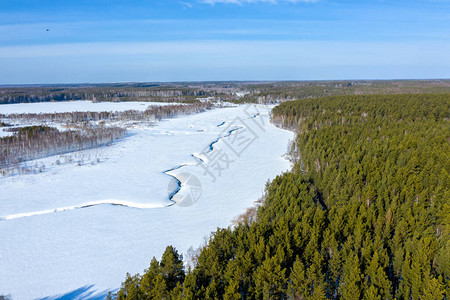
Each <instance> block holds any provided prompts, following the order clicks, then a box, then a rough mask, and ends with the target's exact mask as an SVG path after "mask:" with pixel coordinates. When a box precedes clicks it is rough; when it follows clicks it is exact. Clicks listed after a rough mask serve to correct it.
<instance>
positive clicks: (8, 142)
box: [0, 125, 126, 168]
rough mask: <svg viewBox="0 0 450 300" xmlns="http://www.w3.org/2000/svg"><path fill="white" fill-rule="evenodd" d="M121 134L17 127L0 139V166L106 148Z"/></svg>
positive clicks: (115, 130)
mask: <svg viewBox="0 0 450 300" xmlns="http://www.w3.org/2000/svg"><path fill="white" fill-rule="evenodd" d="M125 133H126V130H125V129H124V128H120V127H103V126H96V127H84V128H81V129H80V130H67V131H59V130H58V129H56V128H54V127H48V126H41V125H39V126H28V127H21V128H19V130H18V131H17V132H16V133H15V134H14V135H12V136H7V137H3V138H0V150H1V151H0V167H2V168H4V167H11V166H14V165H17V164H19V163H21V162H23V161H27V160H33V159H38V158H42V157H47V156H52V155H58V154H63V153H67V152H72V151H79V150H85V149H90V148H94V147H98V146H101V145H106V144H108V143H111V142H113V141H114V140H116V139H118V138H121V137H123V136H124V135H125Z"/></svg>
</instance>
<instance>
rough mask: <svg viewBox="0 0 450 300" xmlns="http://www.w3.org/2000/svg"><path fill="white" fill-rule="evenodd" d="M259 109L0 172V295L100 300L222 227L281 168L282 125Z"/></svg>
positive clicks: (184, 120) (171, 124) (165, 124)
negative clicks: (89, 157) (65, 160)
mask: <svg viewBox="0 0 450 300" xmlns="http://www.w3.org/2000/svg"><path fill="white" fill-rule="evenodd" d="M53 104H55V105H56V104H60V103H53ZM146 104H148V103H146ZM93 105H94V104H93ZM95 105H97V104H95ZM270 109H271V108H270V107H267V106H257V107H255V106H239V107H230V108H222V109H215V110H211V111H207V112H204V113H200V114H197V115H190V116H184V117H180V118H175V119H169V120H164V121H162V122H161V123H158V124H157V126H155V127H152V128H145V127H143V128H136V129H132V130H130V131H129V132H130V133H131V134H130V135H129V136H128V137H126V138H125V139H123V140H121V141H119V142H117V143H115V144H113V145H111V146H109V147H104V148H101V149H95V150H89V151H100V152H101V157H102V159H101V160H100V162H99V163H96V164H94V165H91V164H84V165H82V166H78V165H77V164H61V165H57V164H56V161H57V160H58V159H61V158H60V157H59V156H55V157H49V158H45V159H42V160H39V161H38V162H32V163H38V164H45V165H46V169H45V172H43V173H40V174H30V175H20V176H13V177H6V178H0V237H1V239H0V262H1V267H0V295H1V294H11V296H12V298H13V299H33V298H45V297H48V298H47V299H55V298H57V297H60V296H62V295H65V296H67V298H66V299H73V298H76V297H77V296H79V297H80V298H83V299H84V298H89V297H91V298H103V297H104V296H105V295H106V291H107V290H114V289H116V288H118V287H119V286H120V283H121V282H122V281H123V280H124V278H125V274H126V272H130V273H137V272H140V273H142V271H143V270H144V269H145V268H147V267H148V265H149V263H150V259H151V257H152V256H156V257H157V258H158V259H160V257H161V255H162V253H163V251H164V249H165V247H166V246H167V245H169V244H171V245H173V246H175V247H176V248H177V249H178V250H179V252H180V253H184V254H185V253H186V252H187V250H188V249H189V247H191V246H192V247H194V249H195V248H197V247H198V246H199V245H200V244H202V242H203V240H204V237H205V236H208V235H209V233H210V232H211V231H214V230H215V229H216V228H217V227H226V226H229V225H230V224H231V220H232V219H233V218H234V217H236V216H237V215H239V214H241V213H243V212H244V211H245V209H246V208H247V207H250V206H252V204H253V202H254V201H256V200H257V199H258V198H259V197H260V196H261V195H262V194H263V190H264V185H265V183H266V181H267V180H268V179H269V178H274V177H275V176H276V175H277V174H280V173H281V172H283V171H286V170H287V169H288V168H289V162H288V161H286V160H285V159H284V158H282V155H283V154H284V153H285V152H286V149H287V146H288V141H289V140H290V139H292V138H293V133H291V132H288V131H285V130H281V129H278V128H276V127H275V126H273V125H271V124H269V117H268V114H269V112H270ZM0 112H1V108H0ZM258 112H259V113H260V114H258ZM97 155H98V153H97ZM178 183H181V184H182V185H181V189H180V188H179V186H178ZM169 196H172V200H174V201H176V202H177V204H174V202H173V201H171V200H170V199H169Z"/></svg>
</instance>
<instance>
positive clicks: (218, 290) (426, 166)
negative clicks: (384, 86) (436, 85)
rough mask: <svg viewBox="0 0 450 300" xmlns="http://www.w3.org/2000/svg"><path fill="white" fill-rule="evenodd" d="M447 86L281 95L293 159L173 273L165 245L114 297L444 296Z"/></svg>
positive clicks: (448, 229) (448, 249)
mask: <svg viewBox="0 0 450 300" xmlns="http://www.w3.org/2000/svg"><path fill="white" fill-rule="evenodd" d="M449 118H450V95H449V94H441V95H440V94H438V95H426V94H419V95H410V94H406V95H389V96H387V95H385V96H383V95H372V96H333V97H325V98H318V99H303V100H297V101H291V102H285V103H283V104H281V105H279V106H278V107H276V108H275V109H274V110H273V121H274V122H275V123H276V124H278V125H280V126H283V127H285V128H289V129H292V130H297V131H298V133H299V134H298V137H297V140H296V141H295V145H294V146H293V147H292V149H291V150H292V151H291V152H292V153H291V154H292V155H293V156H294V158H295V161H296V163H295V166H294V167H293V169H292V170H291V172H287V173H285V174H282V175H280V176H278V177H277V178H275V179H274V180H273V181H272V182H271V183H269V184H268V185H267V187H266V196H265V200H264V201H263V203H262V204H261V205H260V206H259V207H258V208H257V214H256V218H252V217H248V218H246V216H241V218H240V219H241V220H242V222H240V223H238V224H237V225H236V226H234V227H233V228H225V229H218V230H217V231H216V232H214V233H213V234H212V235H211V237H210V240H209V242H208V243H207V244H206V245H205V246H203V247H201V248H200V249H199V251H198V255H195V256H194V257H193V258H192V260H193V264H194V268H189V269H188V270H186V271H183V267H182V262H181V261H182V256H181V255H179V253H178V252H177V251H176V250H175V249H174V248H172V247H171V246H169V247H167V249H166V251H165V253H164V255H163V257H162V259H161V261H160V262H158V261H157V260H156V259H155V258H153V260H151V262H150V266H149V268H148V269H147V270H146V271H145V273H144V274H143V275H142V276H141V275H139V274H137V275H133V276H132V275H130V274H127V277H126V279H125V281H124V282H123V284H122V287H121V289H120V290H119V291H118V292H117V293H116V294H114V295H110V296H109V297H112V298H117V299H222V298H223V299H288V298H289V299H447V298H448V296H449V295H450V285H449V282H450V201H449V200H450V191H449V184H450V177H449V172H450V159H449V155H450V143H449V141H450V124H449V122H450V119H449Z"/></svg>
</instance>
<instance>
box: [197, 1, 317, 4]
mask: <svg viewBox="0 0 450 300" xmlns="http://www.w3.org/2000/svg"><path fill="white" fill-rule="evenodd" d="M199 1H200V2H201V3H207V4H211V5H214V4H219V3H224V4H238V5H243V4H249V3H272V4H278V3H282V2H284V3H286V2H288V3H301V2H302V3H313V2H318V1H319V0H199Z"/></svg>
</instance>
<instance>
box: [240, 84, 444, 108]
mask: <svg viewBox="0 0 450 300" xmlns="http://www.w3.org/2000/svg"><path fill="white" fill-rule="evenodd" d="M242 88H245V89H246V90H247V91H248V94H247V95H245V96H244V97H242V98H240V99H239V100H237V102H242V103H245V102H253V103H280V102H284V101H289V100H293V99H308V98H319V97H325V96H337V95H361V94H405V93H410V94H411V93H414V94H417V93H450V81H449V80H356V81H293V82H273V83H266V84H263V83H261V84H248V85H245V86H243V87H242Z"/></svg>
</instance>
